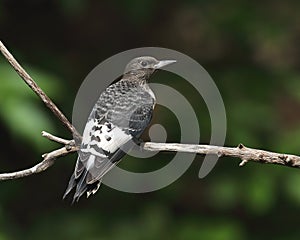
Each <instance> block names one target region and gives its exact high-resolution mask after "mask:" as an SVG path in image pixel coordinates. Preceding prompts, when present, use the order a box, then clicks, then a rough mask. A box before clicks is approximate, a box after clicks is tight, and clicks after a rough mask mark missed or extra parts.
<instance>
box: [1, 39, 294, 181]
mask: <svg viewBox="0 0 300 240" xmlns="http://www.w3.org/2000/svg"><path fill="white" fill-rule="evenodd" d="M0 51H1V52H2V54H3V55H4V56H5V58H6V59H7V60H8V61H9V63H10V64H11V65H12V66H13V68H14V69H15V70H16V72H17V73H18V74H19V76H20V77H21V78H22V79H23V80H24V81H25V82H26V84H27V85H28V86H29V87H30V88H31V89H32V90H33V91H34V92H35V93H36V94H37V95H38V96H39V97H40V98H41V100H42V101H43V102H44V103H45V105H46V106H47V107H48V108H49V109H50V110H51V111H52V112H53V113H54V115H55V116H56V117H57V118H58V119H59V120H60V121H61V122H62V123H63V124H64V125H65V126H66V127H67V128H68V129H69V131H70V132H71V133H72V134H73V137H75V138H76V139H77V138H78V139H81V136H80V134H79V133H78V132H77V130H76V129H75V127H74V126H73V125H72V124H71V123H70V122H69V121H68V119H67V118H66V117H65V116H64V114H63V113H62V112H61V111H60V110H59V109H58V108H57V106H56V105H55V104H54V103H53V102H52V101H51V99H50V98H49V97H48V96H47V95H46V94H45V93H44V92H43V90H42V89H41V88H40V87H39V86H38V85H37V84H36V83H35V82H34V81H33V79H32V78H31V77H30V76H29V74H28V73H27V72H26V71H25V70H24V69H23V68H22V67H21V66H20V64H19V63H18V62H17V61H16V60H15V58H14V57H13V56H12V55H11V54H10V52H9V51H8V50H7V49H6V47H5V46H4V45H3V43H2V42H1V41H0ZM42 136H44V137H46V138H48V139H49V140H51V141H54V142H58V143H61V144H63V145H64V147H62V148H59V149H57V150H54V151H52V152H50V153H46V154H43V155H42V157H43V161H42V162H40V163H38V164H36V165H35V166H33V167H31V168H29V169H25V170H21V171H17V172H12V173H2V174H0V181H2V180H9V179H15V178H21V177H26V176H29V175H32V174H36V173H39V172H42V171H45V170H46V169H48V168H49V167H51V166H52V165H53V164H54V162H55V159H56V158H58V157H62V156H65V155H67V154H69V153H72V152H75V151H77V150H78V147H76V146H75V141H74V140H66V139H62V138H60V137H57V136H54V135H52V134H50V133H47V132H44V131H43V132H42ZM141 149H142V150H145V151H171V152H187V153H197V154H202V155H205V154H214V155H217V156H218V157H224V156H228V157H234V158H240V159H241V160H242V161H241V163H240V164H239V165H240V166H244V165H245V164H246V163H247V162H248V161H254V162H259V163H269V164H279V165H284V166H289V167H293V168H300V156H296V155H291V154H281V153H275V152H269V151H265V150H260V149H254V148H248V147H245V146H244V145H243V144H239V145H238V146H237V147H235V148H234V147H221V146H211V145H195V144H179V143H154V142H146V143H143V144H141Z"/></svg>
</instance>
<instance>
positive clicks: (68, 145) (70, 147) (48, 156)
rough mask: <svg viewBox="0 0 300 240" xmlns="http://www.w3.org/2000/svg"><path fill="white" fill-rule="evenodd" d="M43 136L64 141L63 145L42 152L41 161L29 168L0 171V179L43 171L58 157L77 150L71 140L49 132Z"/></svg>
mask: <svg viewBox="0 0 300 240" xmlns="http://www.w3.org/2000/svg"><path fill="white" fill-rule="evenodd" d="M43 133H44V132H43ZM43 133H42V134H43ZM43 136H44V137H46V138H48V139H50V140H52V141H55V142H58V143H64V144H65V146H64V147H62V148H59V149H56V150H54V151H52V152H50V153H45V154H43V155H42V157H43V161H41V162H40V163H38V164H36V165H34V166H33V167H31V168H28V169H25V170H21V171H17V172H12V173H1V174H0V181H3V180H10V179H15V178H22V177H27V176H29V175H32V174H36V173H39V172H43V171H45V170H46V169H48V168H49V167H51V166H52V165H53V164H54V162H55V160H56V159H57V158H58V157H63V156H65V155H67V154H69V153H72V152H76V151H77V150H78V148H77V147H76V146H75V144H74V141H73V140H65V139H62V138H59V137H55V136H53V135H51V134H47V133H46V134H45V135H43Z"/></svg>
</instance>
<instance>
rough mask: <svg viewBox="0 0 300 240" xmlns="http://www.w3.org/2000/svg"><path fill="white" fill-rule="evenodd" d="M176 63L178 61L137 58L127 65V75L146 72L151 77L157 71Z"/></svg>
mask: <svg viewBox="0 0 300 240" xmlns="http://www.w3.org/2000/svg"><path fill="white" fill-rule="evenodd" d="M175 62H176V60H157V59H156V58H154V57H150V56H143V57H137V58H134V59H132V60H131V61H130V62H129V63H128V64H127V66H126V68H125V74H126V73H136V72H140V71H142V72H143V71H144V72H147V73H148V74H150V75H151V74H152V73H153V72H154V71H155V70H157V69H160V68H162V67H164V66H167V65H169V64H172V63H175Z"/></svg>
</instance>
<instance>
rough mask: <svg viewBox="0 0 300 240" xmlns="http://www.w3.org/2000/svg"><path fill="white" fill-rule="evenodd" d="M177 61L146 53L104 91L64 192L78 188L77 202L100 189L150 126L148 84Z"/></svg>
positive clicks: (152, 103) (152, 100)
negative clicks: (109, 174) (103, 178)
mask: <svg viewBox="0 0 300 240" xmlns="http://www.w3.org/2000/svg"><path fill="white" fill-rule="evenodd" d="M174 62H176V61H175V60H161V61H159V60H157V59H155V58H154V57H149V56H144V57H138V58H134V59H133V60H131V61H130V62H129V63H128V64H127V66H126V68H125V71H124V74H123V76H122V77H121V79H120V80H119V81H117V82H116V83H114V84H112V85H110V86H109V87H107V88H106V89H105V91H104V92H102V93H101V95H100V97H99V99H98V101H97V102H96V104H95V105H94V107H93V110H92V112H91V113H90V116H89V118H88V121H87V123H86V126H85V129H84V132H83V139H82V142H81V146H80V150H79V152H78V159H77V162H76V166H75V170H74V173H73V175H72V177H71V179H70V182H69V185H68V187H67V190H66V192H65V194H64V198H65V197H66V195H68V194H69V193H70V191H71V190H72V189H73V188H74V187H76V191H75V194H74V197H73V202H74V201H79V198H80V197H81V196H82V195H83V194H84V193H86V194H87V197H89V196H90V195H91V194H95V193H96V192H97V190H98V189H99V186H100V184H101V180H102V177H103V176H104V175H105V174H106V173H107V172H108V171H109V170H111V169H112V168H113V167H114V166H115V165H116V164H117V163H118V162H120V160H121V159H122V157H123V156H124V155H125V154H126V152H128V151H129V150H130V149H131V148H132V147H133V145H134V142H136V140H138V139H139V137H140V136H141V134H142V133H143V131H144V130H145V128H146V127H147V126H148V125H149V123H150V121H151V118H152V114H153V109H154V106H155V95H154V93H153V92H152V90H151V89H150V87H149V85H148V84H147V82H148V80H149V79H150V77H151V75H152V74H153V73H154V72H155V71H156V70H157V69H160V68H162V67H164V66H166V65H169V64H171V63H174Z"/></svg>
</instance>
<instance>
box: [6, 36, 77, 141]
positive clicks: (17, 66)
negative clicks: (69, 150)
mask: <svg viewBox="0 0 300 240" xmlns="http://www.w3.org/2000/svg"><path fill="white" fill-rule="evenodd" d="M0 51H1V52H2V54H3V56H4V57H5V58H6V59H7V61H8V62H9V63H10V65H11V66H12V67H13V68H14V69H15V70H16V72H17V73H18V74H19V76H20V77H21V78H22V79H23V80H24V82H25V83H26V84H27V85H28V86H29V87H30V88H31V89H32V90H33V91H34V92H35V94H36V95H38V96H39V97H40V98H41V100H42V101H43V103H44V104H45V105H46V106H47V107H48V108H49V109H50V110H51V111H52V112H53V113H54V115H55V116H56V117H57V118H58V119H59V120H60V121H61V122H62V123H63V124H64V126H65V127H66V128H67V129H69V130H70V132H71V133H72V134H73V136H75V137H78V138H79V139H80V138H81V137H80V134H79V133H78V132H77V130H76V129H75V127H74V126H73V125H72V124H71V123H70V122H69V120H68V119H67V118H66V117H65V115H64V114H63V113H62V112H61V111H60V110H59V109H58V107H57V106H56V105H55V104H54V103H53V102H52V100H51V99H50V98H49V97H48V96H47V95H46V94H45V93H44V91H43V90H42V89H41V88H40V87H39V86H38V85H37V84H36V82H35V81H34V80H33V79H32V78H31V77H30V75H29V74H28V73H27V72H26V71H25V70H24V68H22V66H21V65H20V64H19V63H18V62H17V60H16V59H15V58H14V57H13V55H12V54H11V53H10V52H9V51H8V50H7V48H6V47H5V46H4V44H3V43H2V42H1V41H0Z"/></svg>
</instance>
